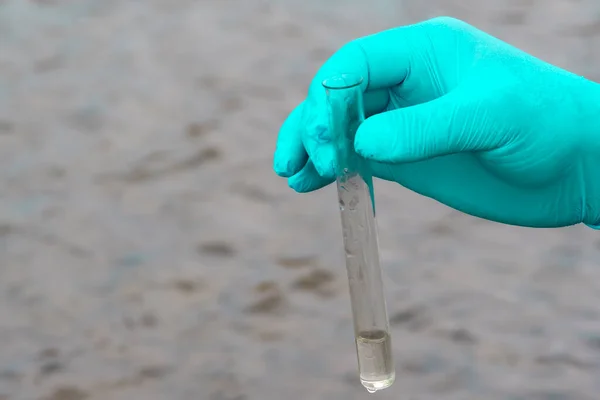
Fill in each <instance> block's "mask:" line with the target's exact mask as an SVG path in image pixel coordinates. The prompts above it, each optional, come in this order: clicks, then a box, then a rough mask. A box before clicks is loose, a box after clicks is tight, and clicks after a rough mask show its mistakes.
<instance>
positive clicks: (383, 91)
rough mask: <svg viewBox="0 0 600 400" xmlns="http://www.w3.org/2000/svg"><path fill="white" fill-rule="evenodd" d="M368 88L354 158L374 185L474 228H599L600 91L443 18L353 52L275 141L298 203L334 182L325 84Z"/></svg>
mask: <svg viewBox="0 0 600 400" xmlns="http://www.w3.org/2000/svg"><path fill="white" fill-rule="evenodd" d="M337 73H356V74H360V75H362V76H363V77H365V80H364V82H363V90H364V93H365V109H366V110H365V112H366V115H367V117H368V118H367V119H366V120H365V122H364V123H363V124H362V125H361V126H360V128H359V130H358V132H357V135H356V140H355V149H356V151H357V152H358V153H359V154H360V155H361V156H363V157H365V158H366V159H368V160H369V161H370V162H369V165H370V166H371V168H372V170H373V174H374V175H375V176H376V177H379V178H382V179H386V180H392V181H396V182H398V183H399V184H401V185H402V186H405V187H407V188H409V189H411V190H413V191H415V192H417V193H420V194H422V195H425V196H428V197H431V198H433V199H436V200H437V201H439V202H441V203H444V204H446V205H448V206H450V207H453V208H455V209H457V210H460V211H462V212H465V213H468V214H471V215H474V216H478V217H481V218H485V219H489V220H493V221H498V222H502V223H507V224H513V225H520V226H530V227H560V226H566V225H572V224H577V223H580V222H584V223H586V224H588V225H600V85H598V84H596V83H594V82H592V81H589V80H586V79H585V78H583V77H580V76H577V75H574V74H572V73H570V72H567V71H565V70H562V69H560V68H557V67H554V66H552V65H550V64H548V63H545V62H543V61H541V60H539V59H537V58H534V57H532V56H530V55H528V54H526V53H524V52H523V51H520V50H519V49H517V48H515V47H512V46H510V45H508V44H506V43H504V42H502V41H500V40H498V39H496V38H494V37H492V36H490V35H488V34H486V33H484V32H482V31H480V30H478V29H476V28H474V27H472V26H470V25H468V24H466V23H464V22H462V21H459V20H456V19H453V18H448V17H442V18H436V19H432V20H428V21H425V22H422V23H419V24H415V25H409V26H403V27H399V28H395V29H391V30H388V31H384V32H381V33H377V34H375V35H371V36H367V37H363V38H360V39H357V40H354V41H352V42H350V43H349V44H347V45H345V46H343V47H342V48H341V49H340V50H339V51H338V52H336V53H335V54H334V55H333V56H332V57H331V58H330V59H329V60H328V61H327V62H326V63H325V64H324V65H323V67H322V68H321V69H320V70H319V72H318V73H317V75H316V77H315V78H314V80H313V82H312V84H311V85H310V88H309V92H308V96H307V98H306V100H305V101H303V102H302V103H301V104H300V105H299V106H298V107H297V108H296V109H295V110H294V111H293V112H292V113H291V114H290V115H289V117H288V118H287V120H286V121H285V123H284V124H283V126H282V128H281V131H280V133H279V137H278V141H277V149H276V151H275V158H274V169H275V171H276V173H277V174H278V175H280V176H282V177H287V178H289V185H290V187H292V188H293V189H295V190H296V191H298V192H310V191H313V190H316V189H319V188H321V187H323V186H325V185H327V184H329V183H331V182H333V181H334V178H335V152H334V149H333V147H332V146H333V145H332V142H331V140H330V139H331V138H330V137H329V134H328V129H327V115H326V108H325V100H326V99H325V92H324V89H323V88H322V86H321V82H322V80H323V79H324V78H326V77H328V76H330V75H334V74H337Z"/></svg>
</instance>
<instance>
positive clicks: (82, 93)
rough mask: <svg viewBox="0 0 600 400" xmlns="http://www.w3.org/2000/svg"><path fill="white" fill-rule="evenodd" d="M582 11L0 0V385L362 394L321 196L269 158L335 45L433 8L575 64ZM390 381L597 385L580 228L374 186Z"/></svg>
mask: <svg viewBox="0 0 600 400" xmlns="http://www.w3.org/2000/svg"><path fill="white" fill-rule="evenodd" d="M599 10H600V5H597V4H595V2H594V1H591V0H590V1H587V2H586V1H566V0H564V1H559V0H538V1H536V0H519V1H517V0H515V1H479V0H468V1H467V0H464V1H459V0H452V1H451V0H430V1H416V0H415V1H414V2H410V3H409V2H404V3H403V2H401V1H392V0H370V1H362V2H360V1H348V0H319V1H317V0H286V1H276V0H271V1H261V0H237V1H234V0H200V1H190V0H145V1H125V0H120V1H117V0H102V1H95V0H79V1H76V0H46V1H43V0H38V1H26V0H1V1H0V185H1V188H2V189H1V190H0V399H1V400H30V399H40V400H84V399H86V400H87V399H90V400H100V399H102V400H113V399H114V400H117V399H118V400H121V399H123V400H125V399H127V400H132V399H148V400H155V399H156V400H158V399H173V400H175V399H176V400H179V399H181V400H187V399H202V400H255V399H257V400H258V399H260V400H276V399H277V400H278V399H284V398H285V399H302V400H311V399H327V400H337V399H344V400H350V399H367V398H369V395H368V394H367V393H366V391H364V390H363V389H362V388H361V387H360V385H359V383H358V380H357V376H356V361H355V350H354V347H353V336H352V329H351V315H350V305H349V299H348V296H347V286H346V275H345V269H344V265H343V262H342V257H341V243H340V240H341V234H340V228H339V216H338V211H337V204H336V201H335V192H334V191H333V189H332V188H328V189H326V190H323V191H321V192H319V193H315V194H311V195H305V196H300V195H297V194H295V193H293V192H292V191H291V190H289V189H288V188H287V185H286V182H285V180H283V179H278V178H277V177H276V176H275V175H274V174H273V173H272V171H271V154H272V150H273V148H274V140H275V136H276V134H277V130H278V128H279V125H280V124H281V122H282V121H283V119H284V118H285V116H286V114H287V113H288V112H289V111H290V110H291V109H292V107H293V106H294V105H295V104H297V103H298V102H299V101H300V100H301V99H302V97H303V95H304V93H305V88H306V85H307V83H308V82H309V80H310V77H311V76H312V75H313V73H314V72H315V70H316V68H317V67H318V66H319V65H320V64H321V63H322V62H323V60H325V59H326V57H327V56H328V55H329V54H330V53H331V52H332V51H334V50H335V49H336V48H337V47H338V46H340V45H341V44H343V43H344V42H346V41H347V40H350V39H352V38H354V37H357V36H361V35H364V34H367V33H371V32H375V31H378V30H381V29H384V28H388V27H392V26H396V25H400V24H403V23H408V22H413V21H417V20H419V19H424V18H428V17H430V16H435V15H440V14H449V15H453V16H457V17H460V18H464V19H466V20H467V21H469V22H471V23H473V24H475V25H477V26H480V27H482V28H484V29H486V30H489V31H490V32H491V33H493V34H496V35H498V36H500V37H502V38H504V39H506V40H508V41H510V42H511V43H513V44H515V45H517V46H520V47H523V48H524V49H526V50H528V51H530V52H532V53H534V54H535V55H537V56H540V57H542V58H544V59H546V60H548V61H551V62H554V63H556V64H558V65H561V66H563V67H566V68H570V69H572V70H574V71H576V72H579V73H581V74H586V75H587V76H589V77H591V78H599V77H600V75H599V74H598V70H599V66H600V51H598V48H600V47H599V44H600V43H599V40H598V34H599V33H600V19H599ZM377 201H378V204H379V210H380V212H379V215H380V218H379V219H380V221H379V225H380V235H381V248H382V257H383V261H384V264H385V267H386V271H387V274H388V276H389V280H388V292H387V297H388V299H389V309H390V313H391V316H392V324H393V338H394V351H395V358H396V363H397V374H398V378H397V382H396V384H395V385H394V386H393V388H392V389H389V390H387V391H384V392H381V393H378V394H377V395H376V396H377V398H379V399H407V400H408V399H411V400H433V399H435V400H439V399H444V400H462V399H464V400H481V399H486V400H496V399H505V400H521V399H523V400H584V399H595V398H597V397H598V396H597V394H598V393H600V301H599V300H600V268H599V265H598V264H600V238H599V237H598V234H597V233H596V232H593V231H591V230H589V229H584V228H581V227H576V228H569V229H561V230H527V229H516V228H512V227H506V226H500V225H493V224H490V223H486V222H483V221H480V220H476V219H473V218H469V217H466V216H464V215H461V214H459V213H456V212H452V211H451V210H449V209H446V208H444V207H442V206H440V205H438V204H435V203H434V202H432V201H430V200H427V199H423V198H420V197H417V196H416V195H413V194H411V193H409V192H407V191H406V190H403V189H402V188H400V187H398V186H396V185H393V184H389V183H383V182H378V185H377Z"/></svg>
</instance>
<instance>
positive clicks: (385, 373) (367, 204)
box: [323, 74, 396, 393]
mask: <svg viewBox="0 0 600 400" xmlns="http://www.w3.org/2000/svg"><path fill="white" fill-rule="evenodd" d="M362 83H363V79H362V77H361V76H359V75H353V74H340V75H336V76H332V77H330V78H328V79H325V80H324V81H323V86H324V87H325V91H326V94H327V105H328V112H329V131H330V134H331V137H332V139H333V142H334V144H335V147H336V156H337V163H336V164H337V192H338V201H339V207H340V214H341V217H342V232H343V241H344V249H345V254H346V269H347V272H348V281H349V286H350V301H351V305H352V314H353V319H354V334H355V338H356V351H357V355H358V368H359V375H360V381H361V383H362V385H363V386H364V387H365V388H366V389H367V390H368V391H369V392H370V393H375V392H376V391H378V390H381V389H385V388H388V387H390V386H391V385H392V384H393V383H394V380H395V376H396V373H395V367H394V361H393V357H392V343H391V337H390V332H389V319H388V314H387V308H386V303H385V293H384V287H383V276H382V271H381V265H380V263H379V244H378V238H377V225H376V222H375V199H374V192H373V177H372V174H371V171H370V170H369V167H368V165H367V163H366V161H365V160H364V159H363V158H361V157H360V156H358V155H357V154H356V152H355V151H354V136H355V135H356V131H357V129H358V126H359V125H360V124H361V123H362V122H363V121H364V107H363V94H362V88H361V85H362Z"/></svg>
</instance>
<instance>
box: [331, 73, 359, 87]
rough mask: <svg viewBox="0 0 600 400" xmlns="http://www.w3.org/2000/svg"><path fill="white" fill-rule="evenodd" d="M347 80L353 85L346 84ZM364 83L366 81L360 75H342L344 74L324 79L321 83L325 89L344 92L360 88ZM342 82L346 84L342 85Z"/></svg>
mask: <svg viewBox="0 0 600 400" xmlns="http://www.w3.org/2000/svg"><path fill="white" fill-rule="evenodd" d="M346 80H348V81H349V82H351V83H345V81H346ZM336 81H337V82H336ZM363 81H364V78H363V77H362V75H360V74H353V73H342V74H336V75H332V76H330V77H328V78H326V79H324V80H323V82H321V84H322V85H323V87H324V88H325V89H329V90H344V89H351V88H353V87H356V86H360V85H362V83H363ZM341 82H344V83H343V84H341Z"/></svg>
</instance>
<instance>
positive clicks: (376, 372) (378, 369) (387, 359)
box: [356, 330, 396, 393]
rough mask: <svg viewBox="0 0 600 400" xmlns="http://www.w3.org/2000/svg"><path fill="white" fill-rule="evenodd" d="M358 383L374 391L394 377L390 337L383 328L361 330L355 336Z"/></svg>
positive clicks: (371, 391) (392, 380) (386, 386)
mask: <svg viewBox="0 0 600 400" xmlns="http://www.w3.org/2000/svg"><path fill="white" fill-rule="evenodd" d="M356 351H357V353H358V369H359V373H360V383H362V385H363V386H364V387H365V388H366V389H367V390H368V391H369V393H375V392H376V391H378V390H382V389H386V388H388V387H390V386H392V384H393V383H394V380H395V379H396V373H395V368H394V365H393V361H392V338H391V337H390V335H389V334H388V333H387V332H385V331H383V330H373V331H362V332H359V334H358V335H357V337H356Z"/></svg>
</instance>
